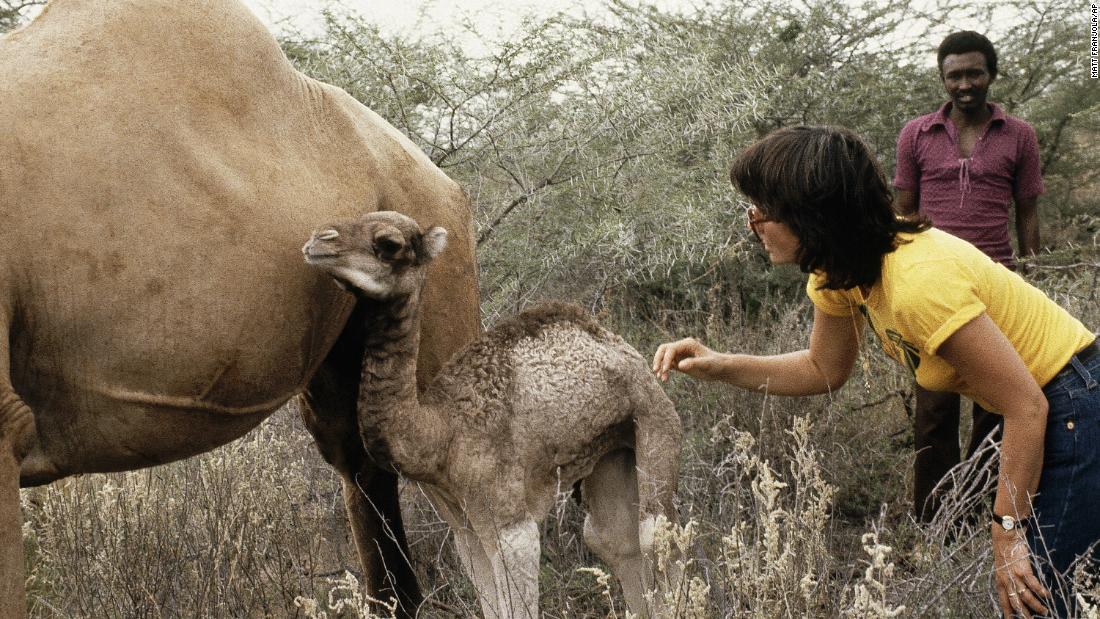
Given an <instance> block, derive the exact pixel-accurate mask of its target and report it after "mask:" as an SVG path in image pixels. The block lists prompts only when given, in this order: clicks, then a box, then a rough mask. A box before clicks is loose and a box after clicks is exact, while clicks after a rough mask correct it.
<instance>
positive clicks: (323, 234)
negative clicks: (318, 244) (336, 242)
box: [317, 230, 340, 241]
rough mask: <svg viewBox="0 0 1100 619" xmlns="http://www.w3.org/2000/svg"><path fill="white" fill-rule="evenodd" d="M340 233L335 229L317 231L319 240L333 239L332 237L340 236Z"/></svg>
mask: <svg viewBox="0 0 1100 619" xmlns="http://www.w3.org/2000/svg"><path fill="white" fill-rule="evenodd" d="M339 236H340V233H339V232H337V231H335V230H322V231H320V232H318V233H317V240H318V241H331V240H332V239H335V238H339Z"/></svg>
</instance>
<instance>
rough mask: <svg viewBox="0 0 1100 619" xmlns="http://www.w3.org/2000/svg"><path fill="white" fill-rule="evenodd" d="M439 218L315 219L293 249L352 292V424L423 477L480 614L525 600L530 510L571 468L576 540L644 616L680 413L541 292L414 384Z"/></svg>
mask: <svg viewBox="0 0 1100 619" xmlns="http://www.w3.org/2000/svg"><path fill="white" fill-rule="evenodd" d="M446 240H447V232H446V231H445V230H444V229H442V228H438V227H437V228H431V229H430V230H428V231H427V232H423V233H422V232H421V229H420V227H419V226H418V225H417V224H416V222H415V221H413V220H412V219H410V218H408V217H405V216H404V215H400V214H398V213H394V212H376V213H370V214H367V215H365V216H363V217H361V218H360V219H358V220H356V221H353V222H341V223H336V224H333V225H331V226H328V227H327V228H325V229H323V230H321V231H319V232H316V233H314V235H313V236H312V238H311V239H310V240H309V242H308V243H306V245H305V247H303V248H302V252H303V253H304V254H305V260H306V262H307V263H309V264H310V265H312V266H314V267H317V268H319V269H322V270H323V271H326V272H327V273H329V274H330V275H331V276H332V277H333V278H335V279H336V281H337V283H338V284H340V285H341V286H342V287H344V288H345V289H348V290H350V291H352V292H354V293H355V294H356V295H357V296H358V297H359V304H360V306H361V308H362V310H363V311H362V312H361V315H362V316H363V317H364V318H363V320H364V321H365V324H364V328H365V331H366V333H367V336H366V338H367V343H366V351H365V355H364V358H363V375H362V383H361V385H360V391H359V427H360V432H361V434H362V439H363V440H364V442H365V444H366V446H367V449H368V451H369V452H370V453H371V454H372V455H373V456H374V457H376V458H379V459H381V460H383V461H385V462H387V463H389V464H391V465H392V466H393V467H394V468H395V469H396V470H397V471H399V472H400V473H401V474H403V475H406V476H407V477H409V478H411V479H413V480H416V481H418V482H421V483H422V487H423V488H424V490H425V492H426V494H427V495H428V497H429V499H430V500H431V501H432V503H433V504H434V505H435V507H436V509H437V510H438V511H439V512H440V514H442V516H443V517H444V518H445V519H446V520H447V522H448V524H449V525H450V526H451V529H452V530H453V531H454V536H455V545H456V547H457V550H458V553H459V556H460V558H461V561H462V564H463V568H464V569H465V570H466V572H467V573H468V574H469V576H470V578H471V580H472V581H473V583H474V586H475V588H476V589H477V592H478V597H479V599H480V601H481V607H482V611H483V613H484V614H485V616H486V617H487V618H496V617H509V618H510V617H523V618H530V619H535V618H537V617H538V616H539V614H538V574H539V523H540V522H541V521H542V520H543V519H544V518H545V517H546V515H547V514H548V513H549V511H550V509H551V508H552V507H553V505H554V501H555V497H556V495H557V492H558V490H559V489H561V488H569V487H571V486H572V485H573V484H574V483H576V482H577V481H581V484H582V495H583V497H584V498H585V501H586V507H587V511H588V514H587V517H586V518H585V522H584V539H585V541H586V542H587V543H588V545H589V547H590V548H592V550H593V551H594V552H595V553H596V554H597V555H598V556H599V557H600V558H601V559H602V560H603V561H605V562H606V563H607V564H608V566H610V567H611V570H612V572H613V573H614V574H615V576H616V577H617V578H618V579H619V581H620V582H621V583H622V586H623V592H624V595H625V597H626V600H627V605H628V607H629V608H630V610H631V611H632V612H633V613H635V614H636V615H639V616H643V617H648V616H652V614H653V612H654V611H653V610H652V609H650V608H648V607H647V604H646V601H645V598H644V593H645V591H646V590H647V589H649V588H650V587H651V586H652V584H653V574H652V558H651V557H650V553H651V552H652V546H653V525H654V522H655V520H656V517H657V516H658V515H664V516H666V517H667V518H668V519H669V520H671V521H673V522H675V512H674V508H673V504H672V500H673V495H674V494H675V491H676V481H677V475H678V471H679V458H680V440H681V429H680V419H679V417H678V416H677V414H676V410H675V409H674V408H673V406H672V403H671V402H670V401H669V399H668V397H667V396H665V394H664V391H663V390H662V389H661V387H660V385H659V384H658V383H657V381H656V380H655V379H654V377H653V376H652V375H651V374H650V373H649V371H648V367H647V364H646V362H645V360H644V359H643V358H642V357H641V355H639V354H638V352H637V351H636V350H634V349H633V348H631V347H630V346H629V345H628V344H627V343H626V342H624V341H623V340H622V339H621V338H619V337H618V336H616V335H614V334H612V333H610V332H609V331H607V330H606V329H604V328H602V327H601V326H600V325H598V324H597V323H596V322H595V321H594V320H592V319H591V318H589V317H588V316H586V315H585V314H584V313H583V312H582V311H581V310H580V309H579V308H576V307H574V306H569V305H564V304H548V305H543V306H541V307H538V308H536V309H533V310H530V311H527V312H524V313H522V314H520V315H519V316H517V317H515V318H512V319H510V320H506V321H504V322H502V323H501V324H499V325H497V326H496V327H495V328H494V329H492V330H491V331H489V332H487V333H486V334H485V335H483V336H482V337H481V339H480V340H478V341H476V342H474V343H473V344H471V345H470V346H469V347H467V348H466V349H465V350H463V351H461V352H459V353H458V354H456V355H455V357H454V358H453V359H451V361H450V362H448V364H447V365H446V366H444V368H443V369H442V370H441V371H440V372H439V374H438V375H437V376H436V378H435V380H434V382H433V383H432V384H431V385H430V386H428V387H427V388H426V389H425V391H424V392H423V393H421V394H420V396H419V398H418V396H417V388H416V380H415V377H416V353H417V346H418V341H419V311H418V310H419V301H420V291H421V287H422V285H423V282H424V275H425V271H426V267H427V265H428V263H429V262H431V260H432V259H433V258H434V257H436V256H438V255H439V253H440V252H441V251H442V250H443V247H444V246H445V245H446Z"/></svg>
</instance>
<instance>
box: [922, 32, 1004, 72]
mask: <svg viewBox="0 0 1100 619" xmlns="http://www.w3.org/2000/svg"><path fill="white" fill-rule="evenodd" d="M970 52H981V54H982V55H983V56H985V68H986V69H988V70H989V77H991V78H994V79H995V78H996V77H997V50H995V49H993V44H992V43H990V42H989V39H987V38H985V36H984V35H982V34H981V33H978V32H974V31H973V30H963V31H961V32H952V33H951V34H949V35H947V38H945V39H944V40H943V42H941V43H940V47H939V49H937V50H936V67H937V68H939V70H940V77H943V59H944V58H946V57H948V56H950V55H952V54H967V53H970Z"/></svg>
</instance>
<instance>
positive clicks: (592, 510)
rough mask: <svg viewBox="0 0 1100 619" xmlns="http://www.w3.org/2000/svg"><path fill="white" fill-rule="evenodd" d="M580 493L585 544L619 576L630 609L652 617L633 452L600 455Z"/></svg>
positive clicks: (637, 613)
mask: <svg viewBox="0 0 1100 619" xmlns="http://www.w3.org/2000/svg"><path fill="white" fill-rule="evenodd" d="M581 493H582V495H583V496H584V500H585V505H586V506H587V509H588V515H587V516H586V517H585V519H584V541H585V543H587V544H588V547H589V548H591V549H592V552H594V553H596V556H598V557H599V558H600V559H601V560H603V562H604V563H606V564H607V565H608V566H609V567H610V568H611V571H612V573H614V575H615V577H616V578H618V579H619V582H620V583H621V584H622V587H623V596H624V597H625V598H626V605H627V607H628V608H629V609H630V612H632V613H634V614H635V615H637V616H639V617H649V616H650V613H649V608H648V606H647V605H646V602H645V592H646V591H647V590H649V589H650V587H651V584H652V583H651V579H650V576H649V570H648V569H647V567H646V562H645V557H643V556H642V549H641V545H640V543H639V536H638V475H637V472H636V469H635V463H634V452H632V451H631V450H629V449H623V450H619V451H613V452H611V453H609V454H607V455H605V456H604V457H603V458H601V459H600V461H599V462H598V463H596V466H595V468H593V469H592V473H591V474H589V475H588V477H586V478H585V479H584V481H583V482H582V483H581Z"/></svg>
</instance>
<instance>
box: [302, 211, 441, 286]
mask: <svg viewBox="0 0 1100 619" xmlns="http://www.w3.org/2000/svg"><path fill="white" fill-rule="evenodd" d="M446 245H447V231H446V230H444V229H443V228H439V227H436V228H431V229H429V230H428V231H427V232H421V231H420V226H418V225H417V223H416V222H415V221H413V220H412V219H411V218H409V217H406V216H404V215H402V214H401V213H395V212H393V211H378V212H375V213H367V214H366V215H363V216H362V217H360V218H359V219H356V220H354V221H342V222H337V223H334V224H331V225H329V226H326V227H324V228H322V229H321V230H318V231H317V232H314V233H313V236H311V237H310V239H309V241H308V242H306V244H305V246H304V247H302V253H303V254H304V255H305V259H306V263H307V264H309V265H310V266H314V267H317V268H318V269H321V270H322V271H325V272H326V273H328V274H329V275H331V276H332V277H333V278H334V279H335V280H336V283H337V284H339V285H340V287H341V288H343V289H345V290H350V291H352V292H354V293H356V294H360V295H363V296H365V297H368V298H371V299H379V300H381V299H389V298H393V297H397V296H405V295H411V294H413V293H415V292H417V291H419V289H420V285H421V283H423V281H424V272H425V270H426V267H427V266H428V263H430V262H431V261H432V259H433V258H435V257H436V256H438V255H439V254H440V253H442V251H443V248H444V247H446Z"/></svg>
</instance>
